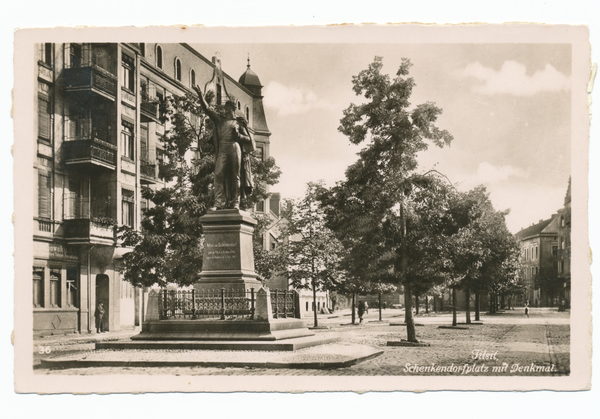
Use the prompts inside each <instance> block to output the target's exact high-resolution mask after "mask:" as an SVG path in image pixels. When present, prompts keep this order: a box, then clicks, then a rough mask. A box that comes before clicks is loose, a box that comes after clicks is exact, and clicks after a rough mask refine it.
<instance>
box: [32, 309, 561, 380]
mask: <svg viewBox="0 0 600 419" xmlns="http://www.w3.org/2000/svg"><path fill="white" fill-rule="evenodd" d="M386 311H387V313H386V314H387V315H386V316H384V320H387V322H382V323H379V322H377V321H376V320H377V318H378V313H377V312H376V311H375V310H370V313H369V315H368V316H367V318H366V320H367V321H366V322H365V323H364V324H361V325H349V324H348V323H349V322H350V320H349V317H348V316H345V315H341V316H340V317H337V316H323V317H322V318H320V319H319V322H320V324H325V325H327V326H329V327H330V328H329V329H325V330H318V331H316V332H317V333H341V334H342V336H343V338H342V340H341V342H339V343H338V344H341V345H356V344H358V345H368V346H371V347H375V348H380V349H383V350H384V353H383V355H381V356H378V357H376V358H373V359H370V360H368V361H365V362H363V363H361V364H358V365H355V366H352V367H349V368H341V369H332V370H319V369H262V368H206V367H157V368H133V367H132V368H127V367H125V368H114V367H106V368H76V369H65V370H49V369H37V370H36V373H38V374H49V375H55V374H56V375H102V374H150V375H158V374H164V375H173V376H175V375H232V376H235V375H265V376H298V375H302V376H306V375H308V376H310V375H317V376H323V375H328V376H349V375H353V376H396V375H398V376H402V375H484V376H512V375H528V376H531V375H540V376H550V375H566V374H568V373H569V369H570V346H569V343H570V326H569V313H568V312H567V313H558V312H557V311H555V310H548V309H532V311H531V314H530V317H529V318H525V317H524V316H523V311H522V310H518V309H517V310H514V311H507V312H505V313H501V314H498V315H494V316H491V315H482V317H481V320H482V321H483V323H484V324H483V325H471V326H469V328H468V329H465V330H461V329H440V328H439V325H440V324H446V325H448V324H451V321H452V317H451V314H449V313H442V314H437V315H431V316H418V317H417V318H416V322H417V323H419V324H423V326H418V327H417V329H416V331H417V338H418V339H419V340H420V341H422V342H426V343H429V344H430V345H431V346H429V347H398V346H395V347H390V346H387V342H388V341H399V340H401V339H402V338H405V337H406V330H405V328H404V327H403V326H390V325H389V322H395V323H400V322H402V319H403V313H401V312H399V311H398V310H386ZM472 318H474V316H473V317H472ZM461 321H462V322H464V313H461V315H460V317H459V322H461ZM36 343H38V342H37V341H36ZM53 348H54V351H55V354H56V353H57V352H58V353H60V354H63V355H67V354H74V353H77V352H79V351H86V350H91V349H93V343H87V342H86V343H77V342H76V341H75V342H72V343H71V344H68V342H67V343H63V344H62V345H57V346H54V347H53ZM476 350H479V351H480V352H479V354H481V358H483V359H473V357H474V355H475V352H474V351H476ZM484 351H485V352H484ZM175 352H177V351H175ZM179 352H181V351H179ZM197 352H202V351H197ZM205 352H207V353H206V355H207V358H208V357H209V353H208V352H210V357H215V356H218V355H217V354H215V352H218V351H205ZM162 354H163V356H165V357H169V356H174V353H171V354H169V351H162ZM198 355H199V354H196V356H198ZM140 356H142V353H140ZM177 356H182V355H181V354H179V355H177ZM221 356H226V353H224V352H223V353H222V355H221ZM265 356H268V354H266V355H265ZM486 358H487V359H486ZM490 358H491V359H490ZM436 368H437V370H436Z"/></svg>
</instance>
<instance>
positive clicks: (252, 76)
mask: <svg viewBox="0 0 600 419" xmlns="http://www.w3.org/2000/svg"><path fill="white" fill-rule="evenodd" d="M239 83H240V84H241V85H242V86H243V87H244V88H246V89H247V90H248V91H249V92H250V93H251V94H252V110H251V112H247V114H246V115H245V116H246V118H248V122H249V124H248V125H249V127H250V130H251V131H252V134H253V135H254V141H256V148H257V149H258V150H257V151H258V153H259V154H258V155H259V156H262V159H263V160H265V159H267V158H269V156H270V150H269V143H270V140H269V137H270V136H271V131H269V127H268V126H267V118H266V116H265V109H264V107H263V101H262V100H263V96H262V88H263V86H262V84H261V83H260V79H259V78H258V76H257V75H256V73H255V72H254V71H252V70H251V69H250V58H249V57H248V64H247V66H246V71H245V72H244V74H242V76H241V77H240V79H239ZM270 201H271V200H270V199H267V201H266V202H264V203H262V204H260V205H257V210H258V211H260V212H266V213H267V214H268V213H269V211H272V212H273V213H275V214H276V215H277V216H279V202H278V201H277V203H276V205H275V202H273V203H271V202H270ZM271 204H273V205H271ZM275 206H276V207H277V208H275ZM271 207H273V208H271Z"/></svg>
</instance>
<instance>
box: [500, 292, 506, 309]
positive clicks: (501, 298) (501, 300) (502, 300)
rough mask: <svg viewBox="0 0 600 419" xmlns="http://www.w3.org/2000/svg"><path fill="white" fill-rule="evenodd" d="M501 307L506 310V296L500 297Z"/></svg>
mask: <svg viewBox="0 0 600 419" xmlns="http://www.w3.org/2000/svg"><path fill="white" fill-rule="evenodd" d="M500 307H502V308H503V309H504V310H506V301H504V294H502V295H501V296H500Z"/></svg>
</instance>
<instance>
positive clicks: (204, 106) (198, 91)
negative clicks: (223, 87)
mask: <svg viewBox="0 0 600 419" xmlns="http://www.w3.org/2000/svg"><path fill="white" fill-rule="evenodd" d="M194 90H195V91H196V94H197V95H198V99H200V106H202V109H203V110H204V113H206V114H207V115H208V117H209V118H210V119H212V120H217V121H218V120H219V119H220V116H219V114H218V113H216V112H215V111H213V110H212V109H210V107H209V106H208V103H207V102H206V99H205V98H204V94H203V93H202V89H200V87H199V86H194Z"/></svg>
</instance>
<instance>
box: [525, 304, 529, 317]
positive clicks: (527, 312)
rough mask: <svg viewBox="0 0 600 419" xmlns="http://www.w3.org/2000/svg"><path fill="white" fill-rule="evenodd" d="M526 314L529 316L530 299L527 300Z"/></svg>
mask: <svg viewBox="0 0 600 419" xmlns="http://www.w3.org/2000/svg"><path fill="white" fill-rule="evenodd" d="M525 315H526V316H527V318H529V300H527V301H525Z"/></svg>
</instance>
